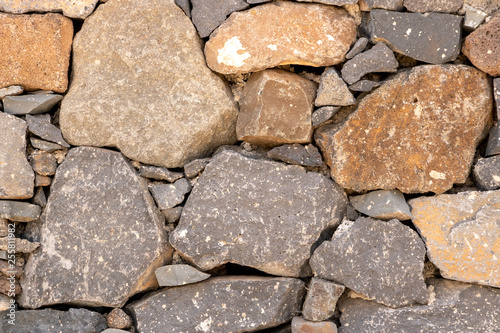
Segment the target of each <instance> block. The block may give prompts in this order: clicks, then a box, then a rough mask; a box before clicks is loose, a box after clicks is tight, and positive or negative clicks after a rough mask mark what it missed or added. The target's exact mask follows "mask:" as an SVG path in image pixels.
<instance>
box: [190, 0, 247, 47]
mask: <svg viewBox="0 0 500 333" xmlns="http://www.w3.org/2000/svg"><path fill="white" fill-rule="evenodd" d="M191 4H192V5H193V9H192V10H191V19H192V20H193V23H194V26H195V27H196V30H198V34H199V35H200V37H201V38H205V37H208V36H210V34H211V33H212V31H214V30H215V29H216V28H217V27H218V26H219V25H221V24H222V22H224V21H225V20H226V17H228V16H229V15H230V14H231V13H232V12H236V11H240V10H245V9H247V8H248V7H249V5H248V3H246V2H245V1H244V0H191Z"/></svg>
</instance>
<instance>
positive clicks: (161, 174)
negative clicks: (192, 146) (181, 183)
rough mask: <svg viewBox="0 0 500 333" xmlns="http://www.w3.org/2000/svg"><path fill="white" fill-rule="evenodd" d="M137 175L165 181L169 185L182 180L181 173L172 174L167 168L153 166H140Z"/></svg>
mask: <svg viewBox="0 0 500 333" xmlns="http://www.w3.org/2000/svg"><path fill="white" fill-rule="evenodd" d="M139 173H140V175H141V176H143V177H146V178H151V179H156V180H166V181H168V182H171V183H172V182H175V181H176V180H178V179H181V178H182V173H180V172H173V171H170V170H168V169H167V168H164V167H158V166H153V165H141V167H140V168H139Z"/></svg>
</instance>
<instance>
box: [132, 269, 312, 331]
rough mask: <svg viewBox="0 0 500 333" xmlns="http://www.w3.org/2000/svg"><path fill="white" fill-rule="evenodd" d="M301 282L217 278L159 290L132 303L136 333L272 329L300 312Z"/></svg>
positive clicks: (237, 277)
mask: <svg viewBox="0 0 500 333" xmlns="http://www.w3.org/2000/svg"><path fill="white" fill-rule="evenodd" d="M304 292H305V288H304V282H302V281H300V280H298V279H292V278H269V277H250V276H245V277H242V276H230V277H229V276H221V277H216V278H212V279H209V280H207V281H203V282H201V283H196V284H190V285H186V286H181V287H176V288H169V289H163V290H162V291H160V292H158V293H154V294H151V295H148V296H146V297H144V298H143V299H141V300H140V301H138V302H136V303H133V304H131V305H130V306H129V307H128V309H129V310H130V311H131V312H132V315H133V316H134V318H135V320H136V323H137V329H138V331H139V332H140V333H158V332H175V333H193V332H205V333H229V332H231V333H240V332H250V331H252V332H254V331H258V330H260V329H264V328H268V327H273V326H277V325H279V324H282V323H285V322H287V321H289V320H290V319H292V317H293V316H295V315H297V314H298V313H299V312H300V306H301V304H302V300H303V296H304Z"/></svg>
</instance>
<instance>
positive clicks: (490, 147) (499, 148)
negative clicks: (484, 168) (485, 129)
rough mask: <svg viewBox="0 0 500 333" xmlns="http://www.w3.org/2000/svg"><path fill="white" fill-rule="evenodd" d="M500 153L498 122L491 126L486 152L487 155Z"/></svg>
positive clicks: (499, 125) (499, 126)
mask: <svg viewBox="0 0 500 333" xmlns="http://www.w3.org/2000/svg"><path fill="white" fill-rule="evenodd" d="M498 154H500V122H497V123H496V124H495V125H493V127H491V129H490V133H489V135H488V143H487V144H486V152H485V155H486V156H493V155H498Z"/></svg>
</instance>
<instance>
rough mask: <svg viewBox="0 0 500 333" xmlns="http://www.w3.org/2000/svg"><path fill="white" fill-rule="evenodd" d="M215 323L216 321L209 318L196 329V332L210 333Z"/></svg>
mask: <svg viewBox="0 0 500 333" xmlns="http://www.w3.org/2000/svg"><path fill="white" fill-rule="evenodd" d="M213 322H214V320H213V319H212V317H210V318H207V319H205V320H204V321H202V322H201V323H199V324H198V325H197V326H196V327H195V330H197V331H201V332H209V331H210V327H211V326H212V323H213Z"/></svg>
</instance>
